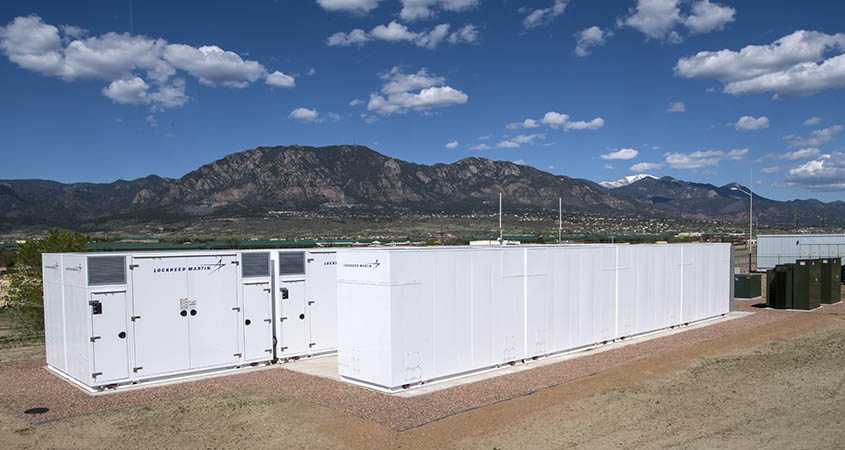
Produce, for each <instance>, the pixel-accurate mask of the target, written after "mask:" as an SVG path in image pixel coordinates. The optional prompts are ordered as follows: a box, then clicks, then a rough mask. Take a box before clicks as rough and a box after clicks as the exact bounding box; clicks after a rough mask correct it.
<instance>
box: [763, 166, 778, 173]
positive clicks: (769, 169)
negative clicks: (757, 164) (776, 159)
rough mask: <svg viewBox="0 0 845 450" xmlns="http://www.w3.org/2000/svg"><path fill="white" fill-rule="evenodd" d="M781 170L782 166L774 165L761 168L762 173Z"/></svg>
mask: <svg viewBox="0 0 845 450" xmlns="http://www.w3.org/2000/svg"><path fill="white" fill-rule="evenodd" d="M779 171H780V167H777V166H772V167H763V168H762V169H760V173H776V172H779Z"/></svg>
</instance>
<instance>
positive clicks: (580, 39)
mask: <svg viewBox="0 0 845 450" xmlns="http://www.w3.org/2000/svg"><path fill="white" fill-rule="evenodd" d="M574 36H575V54H576V55H577V56H587V55H589V54H590V49H592V48H593V47H601V46H602V45H604V44H605V43H606V42H607V40H608V39H609V38H611V37H613V31H612V30H610V29H608V30H602V29H601V28H599V27H597V26H592V27H590V28H585V29H583V30H581V31H579V32H577V33H575V35H574Z"/></svg>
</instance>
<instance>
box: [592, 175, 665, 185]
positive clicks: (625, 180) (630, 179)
mask: <svg viewBox="0 0 845 450" xmlns="http://www.w3.org/2000/svg"><path fill="white" fill-rule="evenodd" d="M643 178H654V179H655V180H656V179H657V177H656V176H654V175H649V174H647V173H639V174H637V175H628V176H627V177H625V178H621V179H619V180H616V181H602V182H601V183H599V184H600V185H602V186H604V187H606V188H608V189H616V188H620V187H622V186H627V185H629V184H631V183H636V182H637V181H640V180H642V179H643Z"/></svg>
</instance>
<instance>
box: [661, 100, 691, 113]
mask: <svg viewBox="0 0 845 450" xmlns="http://www.w3.org/2000/svg"><path fill="white" fill-rule="evenodd" d="M686 110H687V105H685V104H684V102H674V103H672V104H670V105H669V108H668V109H667V110H666V112H667V113H677V112H686Z"/></svg>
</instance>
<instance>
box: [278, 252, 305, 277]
mask: <svg viewBox="0 0 845 450" xmlns="http://www.w3.org/2000/svg"><path fill="white" fill-rule="evenodd" d="M304 273H305V252H280V253H279V275H301V274H304Z"/></svg>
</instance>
